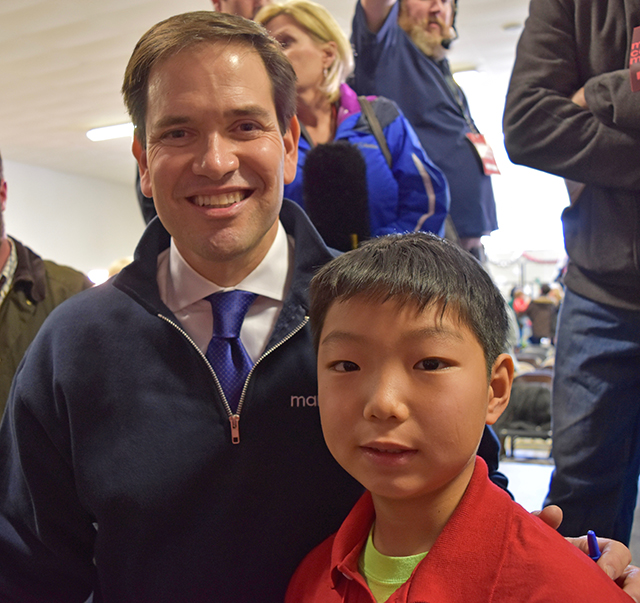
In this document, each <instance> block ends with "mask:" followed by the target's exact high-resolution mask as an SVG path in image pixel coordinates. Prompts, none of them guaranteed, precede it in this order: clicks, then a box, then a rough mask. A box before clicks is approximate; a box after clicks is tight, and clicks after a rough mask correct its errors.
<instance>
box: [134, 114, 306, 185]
mask: <svg viewBox="0 0 640 603" xmlns="http://www.w3.org/2000/svg"><path fill="white" fill-rule="evenodd" d="M282 139H283V141H284V183H285V184H290V183H291V182H293V179H294V178H295V177H296V171H297V169H298V140H300V122H299V121H298V118H297V117H296V116H295V115H294V116H293V117H292V118H291V122H290V123H289V129H288V130H287V131H286V132H285V133H284V135H283V137H282ZM141 175H142V173H141Z"/></svg>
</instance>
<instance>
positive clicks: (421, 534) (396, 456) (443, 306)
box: [286, 233, 631, 603]
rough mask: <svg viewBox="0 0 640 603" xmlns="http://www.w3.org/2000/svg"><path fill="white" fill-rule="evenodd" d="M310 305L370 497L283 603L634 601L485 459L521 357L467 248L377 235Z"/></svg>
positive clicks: (343, 263)
mask: <svg viewBox="0 0 640 603" xmlns="http://www.w3.org/2000/svg"><path fill="white" fill-rule="evenodd" d="M310 315H311V321H312V329H313V332H314V342H315V346H316V349H317V352H318V405H319V408H320V417H321V420H322V428H323V431H324V436H325V440H326V442H327V446H328V447H329V450H330V451H331V453H332V454H333V456H334V457H335V458H336V460H337V461H338V462H339V463H340V464H341V465H342V467H344V469H346V470H347V471H348V472H349V473H350V474H351V475H352V476H353V477H355V478H356V479H357V480H358V481H360V482H361V483H362V484H363V485H364V486H365V487H366V488H367V490H368V492H367V493H365V494H364V495H363V497H362V498H361V499H360V501H359V502H358V503H357V504H356V506H355V507H354V508H353V510H352V511H351V513H350V514H349V516H348V517H347V519H346V520H345V521H344V523H343V524H342V526H341V528H340V529H339V530H338V532H337V533H336V534H335V535H333V536H331V537H330V538H329V539H327V540H326V541H325V542H324V543H322V544H321V545H319V546H318V547H317V548H316V549H314V550H313V551H312V552H311V553H310V554H309V555H308V556H307V557H306V558H305V560H304V561H303V562H302V564H301V565H300V567H299V568H298V570H297V571H296V573H295V575H294V577H293V578H292V581H291V583H290V586H289V590H288V592H287V599H286V600H287V602H288V603H294V602H295V603H300V602H305V603H306V602H316V601H317V602H318V603H333V602H338V601H348V602H349V603H361V602H362V603H364V602H367V603H369V602H377V603H382V602H383V601H389V602H393V603H400V602H409V601H415V602H418V601H440V602H441V601H446V602H447V603H453V602H458V601H459V602H460V603H462V602H464V603H472V602H474V601H477V602H478V603H487V602H490V601H519V602H521V601H545V602H548V601H563V603H569V602H572V601H575V602H576V603H577V602H580V603H584V602H585V601H600V602H601V601H607V602H608V603H612V602H614V601H631V599H630V598H629V597H628V596H627V595H626V594H624V593H623V592H622V591H621V590H620V589H619V588H618V587H617V586H616V584H615V583H614V582H612V581H611V580H610V579H609V578H608V577H607V576H606V575H605V574H604V573H603V572H602V571H601V570H600V569H598V568H597V567H596V564H595V563H594V561H592V560H591V559H589V557H587V556H586V555H584V554H583V553H582V552H581V551H580V550H578V549H577V548H576V547H574V546H573V545H571V544H569V543H568V542H566V541H565V540H564V538H562V537H561V536H560V535H558V534H557V533H556V532H555V531H554V530H552V529H551V528H549V527H548V526H546V525H545V524H544V523H543V522H542V521H540V520H539V519H538V518H536V517H533V516H531V515H530V514H529V513H528V512H526V511H525V510H524V509H522V507H520V506H519V505H517V504H516V503H514V502H513V501H512V500H511V499H510V498H509V495H508V494H507V493H505V492H504V491H502V490H501V489H499V488H498V487H496V486H494V485H493V484H492V483H491V482H490V480H489V479H488V476H487V468H486V465H485V464H484V462H483V461H482V459H480V458H477V457H476V450H477V447H478V444H479V442H480V438H481V436H482V431H483V428H484V425H485V423H488V424H492V423H494V422H495V421H496V419H497V418H498V417H499V416H500V414H501V413H502V411H503V410H504V408H505V407H506V405H507V403H508V400H509V394H510V390H511V382H512V379H513V362H512V360H511V357H510V356H509V355H508V354H504V353H502V350H504V349H505V340H506V336H507V332H508V318H507V314H506V311H505V303H504V301H503V299H502V296H501V295H500V293H499V291H498V290H497V289H496V287H495V286H494V284H493V283H492V281H491V279H490V277H489V276H488V275H487V273H486V272H485V271H484V270H483V269H482V267H481V266H480V265H479V264H478V263H477V262H476V261H475V260H474V259H473V258H472V257H471V256H470V255H469V254H468V253H466V252H464V251H462V250H460V249H459V248H458V247H456V246H454V245H452V244H449V243H448V242H447V241H443V240H441V239H439V238H437V237H434V236H431V235H428V234H424V233H413V234H410V235H393V236H390V237H383V238H379V239H374V240H372V241H370V242H368V243H367V244H365V245H364V246H363V247H361V248H359V249H357V250H355V251H352V252H349V253H347V254H345V255H342V256H340V257H338V258H336V259H335V260H333V261H332V262H330V263H329V264H328V265H326V266H325V267H323V268H322V269H321V270H320V271H319V273H318V274H317V276H316V277H315V278H314V280H313V282H312V285H311V312H310Z"/></svg>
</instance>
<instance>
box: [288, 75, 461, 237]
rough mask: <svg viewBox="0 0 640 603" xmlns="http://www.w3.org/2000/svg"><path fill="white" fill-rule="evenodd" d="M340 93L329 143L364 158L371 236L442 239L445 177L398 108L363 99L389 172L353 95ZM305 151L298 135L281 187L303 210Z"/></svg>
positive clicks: (304, 142) (446, 205) (383, 100)
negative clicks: (288, 176) (419, 233)
mask: <svg viewBox="0 0 640 603" xmlns="http://www.w3.org/2000/svg"><path fill="white" fill-rule="evenodd" d="M340 93H341V96H340V106H339V108H338V114H337V123H338V126H337V130H336V135H335V138H334V141H339V140H345V141H348V142H350V143H351V144H353V145H355V146H356V147H357V148H358V149H359V150H360V152H361V153H362V155H363V157H364V160H365V163H366V166H367V189H368V193H369V221H370V227H371V235H372V236H381V235H385V234H390V233H394V232H407V231H415V230H423V231H429V232H434V233H436V234H439V235H441V236H442V235H443V234H444V220H445V217H446V215H447V212H448V211H449V187H448V184H447V181H446V178H445V176H444V174H443V173H442V172H441V171H440V170H439V169H438V168H437V167H436V166H435V164H434V163H433V162H432V161H431V160H430V159H429V157H428V156H427V154H426V152H425V151H424V149H423V148H422V146H421V145H420V141H419V140H418V137H417V136H416V134H415V132H414V131H413V128H412V127H411V125H410V124H409V122H408V121H407V120H406V118H405V117H404V116H403V115H402V112H401V111H400V109H399V108H398V106H397V105H396V104H395V103H394V102H393V101H391V100H389V99H387V98H383V97H369V100H370V101H371V104H372V107H373V110H374V112H375V114H376V117H377V118H378V120H379V122H380V125H381V127H382V131H383V133H384V135H385V138H386V140H387V145H388V147H389V151H390V153H391V158H392V167H391V168H390V167H389V164H388V163H387V160H386V159H385V156H384V155H383V153H382V150H381V149H380V146H379V145H378V142H377V141H376V138H375V136H374V135H373V132H372V131H371V127H370V126H369V122H368V121H367V119H366V117H365V116H364V115H363V114H362V113H361V109H360V104H359V102H358V97H357V95H356V93H355V92H354V91H353V90H352V89H351V88H349V86H347V85H346V84H342V86H341V87H340ZM311 148H312V143H311V141H310V140H307V139H306V138H305V137H304V136H302V137H301V138H300V144H299V150H298V171H297V173H296V177H295V180H294V181H293V182H292V183H291V184H287V185H286V186H285V188H284V196H285V197H287V198H288V199H291V200H293V201H295V202H296V203H298V204H299V205H300V206H301V207H303V208H304V201H303V198H302V182H303V167H304V163H305V160H306V157H307V153H308V152H309V151H310V150H311Z"/></svg>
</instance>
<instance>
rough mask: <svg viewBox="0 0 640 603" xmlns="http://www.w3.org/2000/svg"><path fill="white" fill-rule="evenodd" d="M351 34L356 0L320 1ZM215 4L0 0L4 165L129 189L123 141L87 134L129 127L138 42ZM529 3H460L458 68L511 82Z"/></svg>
mask: <svg viewBox="0 0 640 603" xmlns="http://www.w3.org/2000/svg"><path fill="white" fill-rule="evenodd" d="M320 1H321V2H322V4H324V5H325V6H326V7H327V8H329V9H330V10H331V11H332V12H333V14H334V15H335V16H336V18H337V19H338V21H339V23H340V24H341V25H342V27H343V28H344V29H345V31H347V32H349V31H350V24H351V17H352V15H353V10H354V6H355V0H320ZM211 7H212V4H211V0H0V24H1V25H0V85H1V93H0V151H1V152H2V155H3V157H4V158H5V159H7V160H12V161H16V162H21V163H28V164H32V165H37V166H41V167H46V168H50V169H54V170H59V171H62V172H68V173H72V174H80V175H85V176H92V177H96V178H102V179H105V180H111V181H114V182H119V183H132V182H133V177H134V163H133V158H132V156H131V153H130V141H128V140H126V139H121V140H114V141H105V142H91V141H89V140H88V139H87V138H86V136H85V132H86V131H87V130H88V129H90V128H94V127H97V126H105V125H112V124H117V123H122V122H124V121H128V118H127V115H126V113H125V110H124V107H123V103H122V99H121V96H120V86H121V83H122V76H123V73H124V69H125V66H126V64H127V61H128V59H129V56H130V54H131V52H132V50H133V47H134V46H135V44H136V42H137V41H138V39H139V38H140V36H141V35H142V34H143V33H144V32H145V31H146V30H147V29H148V28H149V27H151V25H153V24H154V23H156V22H158V21H160V20H161V19H164V18H166V17H168V16H170V15H172V14H176V13H179V12H185V11H190V10H208V9H210V8H211ZM527 7H528V0H462V2H461V3H460V7H459V14H458V21H457V25H458V31H459V34H460V38H459V40H457V41H456V42H455V44H454V46H453V50H452V54H451V59H452V64H453V66H454V69H455V68H456V67H457V68H459V69H463V68H470V67H477V68H478V69H479V70H481V71H486V72H489V73H491V74H493V75H502V74H504V76H505V77H506V76H507V75H508V73H509V71H510V68H511V64H512V62H513V53H514V48H515V44H516V41H517V37H518V35H519V30H518V29H517V28H516V29H509V30H506V31H505V29H504V27H505V25H510V24H522V22H523V21H524V18H525V17H526V14H527Z"/></svg>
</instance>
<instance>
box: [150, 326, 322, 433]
mask: <svg viewBox="0 0 640 603" xmlns="http://www.w3.org/2000/svg"><path fill="white" fill-rule="evenodd" d="M158 317H159V318H161V319H162V320H164V321H165V322H167V323H168V324H170V325H171V326H172V327H173V328H175V329H176V330H177V331H178V332H179V333H181V334H182V335H183V336H184V337H185V339H186V340H187V341H188V342H189V343H190V344H191V345H192V346H193V347H194V349H195V350H196V351H197V352H198V354H199V355H200V357H201V358H202V359H203V360H204V362H205V363H206V365H207V367H208V368H209V372H210V373H211V375H212V376H213V380H214V381H215V383H216V387H217V388H218V393H219V394H220V397H221V399H222V403H223V404H224V409H225V411H226V413H227V416H228V417H229V426H230V428H231V443H232V444H239V443H240V413H241V412H242V406H243V405H244V397H245V394H246V391H247V385H248V384H249V379H251V375H253V371H254V370H255V368H256V366H258V363H259V362H260V361H261V360H263V359H264V358H266V357H267V356H268V355H269V354H271V352H273V351H274V350H275V349H277V348H279V347H280V346H281V345H282V344H283V343H285V342H287V341H289V339H291V338H292V337H293V336H294V335H295V334H296V333H298V331H300V330H301V329H302V328H303V327H304V326H305V325H306V324H307V322H309V317H308V316H305V317H304V320H303V321H302V322H301V323H300V324H299V325H298V326H297V327H296V328H295V329H293V331H291V332H290V333H289V334H288V335H287V336H286V337H283V338H282V339H281V340H280V341H279V342H277V343H276V344H275V345H273V346H271V347H270V348H269V349H268V350H266V351H265V352H264V354H262V356H260V358H258V360H257V361H256V363H255V364H254V365H253V366H252V367H251V370H250V371H249V374H248V375H247V378H246V380H245V382H244V386H243V387H242V393H241V394H240V401H239V402H238V409H237V410H236V412H235V413H234V412H233V411H232V410H231V406H229V402H228V401H227V397H226V396H225V394H224V390H223V389H222V386H221V385H220V381H219V379H218V375H216V372H215V371H214V370H213V367H212V366H211V363H210V362H209V360H207V357H206V356H205V355H204V354H203V353H202V350H201V349H200V348H199V347H198V346H197V345H196V343H195V341H193V339H191V337H190V336H189V334H188V333H187V332H186V331H185V330H184V329H183V328H182V327H181V326H180V325H178V324H176V323H175V322H173V321H172V320H171V319H170V318H168V317H166V316H164V315H162V314H158Z"/></svg>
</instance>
